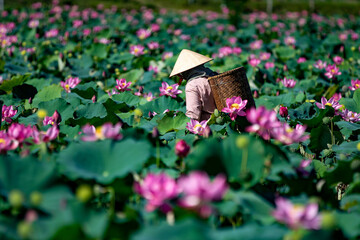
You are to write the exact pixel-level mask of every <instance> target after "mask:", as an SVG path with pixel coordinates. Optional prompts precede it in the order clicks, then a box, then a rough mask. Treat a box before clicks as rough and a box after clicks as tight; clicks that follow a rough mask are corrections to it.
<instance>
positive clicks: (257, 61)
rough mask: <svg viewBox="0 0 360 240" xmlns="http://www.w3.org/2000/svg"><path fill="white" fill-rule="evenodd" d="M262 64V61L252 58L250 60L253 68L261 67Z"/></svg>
mask: <svg viewBox="0 0 360 240" xmlns="http://www.w3.org/2000/svg"><path fill="white" fill-rule="evenodd" d="M260 63H261V60H260V59H258V58H251V59H249V64H250V65H251V66H252V67H256V66H257V65H259V64H260Z"/></svg>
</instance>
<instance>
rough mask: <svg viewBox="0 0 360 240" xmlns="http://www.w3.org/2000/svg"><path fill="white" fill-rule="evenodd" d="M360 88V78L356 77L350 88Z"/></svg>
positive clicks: (353, 89)
mask: <svg viewBox="0 0 360 240" xmlns="http://www.w3.org/2000/svg"><path fill="white" fill-rule="evenodd" d="M358 88H360V80H359V79H355V80H353V79H352V80H351V86H350V87H349V89H350V90H352V91H355V90H356V89H358Z"/></svg>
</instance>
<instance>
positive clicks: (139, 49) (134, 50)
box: [130, 45, 145, 57]
mask: <svg viewBox="0 0 360 240" xmlns="http://www.w3.org/2000/svg"><path fill="white" fill-rule="evenodd" d="M144 49H145V48H144V47H143V46H141V45H133V46H130V53H131V54H132V55H134V56H136V57H139V56H141V55H144Z"/></svg>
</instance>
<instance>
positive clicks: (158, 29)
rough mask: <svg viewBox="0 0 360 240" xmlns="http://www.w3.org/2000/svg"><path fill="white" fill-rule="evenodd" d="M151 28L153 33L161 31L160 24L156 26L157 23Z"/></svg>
mask: <svg viewBox="0 0 360 240" xmlns="http://www.w3.org/2000/svg"><path fill="white" fill-rule="evenodd" d="M150 28H151V31H152V32H157V31H160V26H159V24H156V23H153V24H151V25H150Z"/></svg>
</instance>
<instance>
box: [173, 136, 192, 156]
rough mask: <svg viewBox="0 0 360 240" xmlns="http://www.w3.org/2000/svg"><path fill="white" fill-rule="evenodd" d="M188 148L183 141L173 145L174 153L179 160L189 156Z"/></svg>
mask: <svg viewBox="0 0 360 240" xmlns="http://www.w3.org/2000/svg"><path fill="white" fill-rule="evenodd" d="M189 151H190V146H189V145H188V144H187V143H186V142H185V141H184V140H182V139H181V140H180V141H179V142H177V143H176V145H175V153H176V155H178V156H179V157H181V158H184V157H186V156H187V155H188V154H189Z"/></svg>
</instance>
